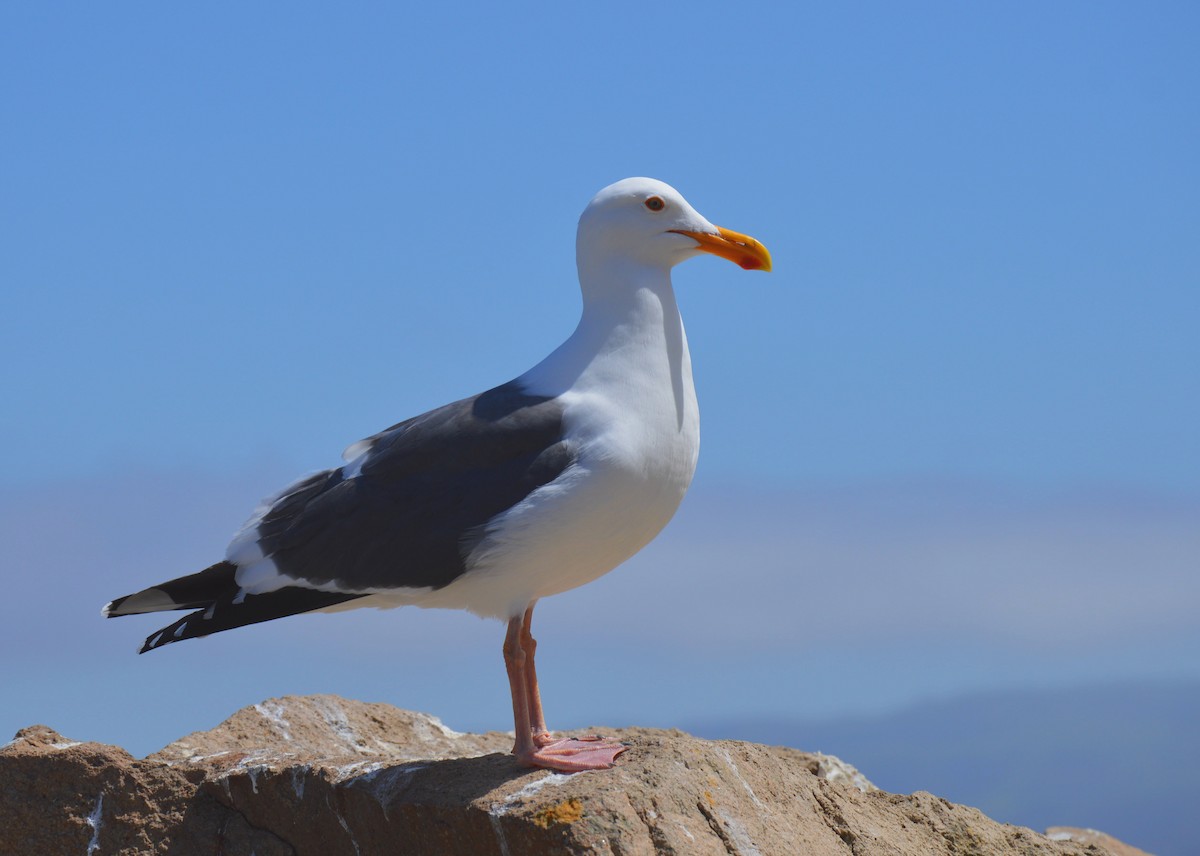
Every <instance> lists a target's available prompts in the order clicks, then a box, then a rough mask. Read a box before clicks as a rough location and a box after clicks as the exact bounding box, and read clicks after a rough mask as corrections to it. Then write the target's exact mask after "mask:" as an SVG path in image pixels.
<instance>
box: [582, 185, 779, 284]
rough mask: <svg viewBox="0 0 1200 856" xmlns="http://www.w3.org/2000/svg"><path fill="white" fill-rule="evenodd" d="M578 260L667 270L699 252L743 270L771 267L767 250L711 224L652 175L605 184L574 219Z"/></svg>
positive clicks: (746, 237)
mask: <svg viewBox="0 0 1200 856" xmlns="http://www.w3.org/2000/svg"><path fill="white" fill-rule="evenodd" d="M577 246H578V250H579V257H580V262H581V263H583V261H584V260H585V259H588V260H590V261H593V262H594V261H598V260H600V259H603V258H621V259H628V260H631V261H634V262H636V263H640V264H645V265H650V266H653V267H660V268H664V269H665V268H671V267H673V266H674V265H677V264H679V262H681V261H683V260H685V259H689V258H691V257H693V256H696V255H699V254H700V253H711V254H713V255H715V256H720V257H721V258H723V259H728V260H729V261H731V262H734V263H735V264H737V265H740V266H741V267H743V268H745V269H746V270H767V271H769V270H770V269H771V254H770V253H769V252H767V248H766V247H764V246H763V245H762V244H760V243H759V242H758V241H756V240H754V238H751V237H749V236H748V235H742V234H740V233H738V232H733V231H731V230H729V229H722V228H721V227H720V226H714V225H713V224H712V223H710V222H708V220H706V219H705V218H704V217H703V216H701V215H700V212H698V211H697V210H696V209H695V208H693V207H692V206H691V205H689V204H688V201H687V200H686V199H684V198H683V196H682V195H681V194H680V193H679V191H677V190H676V189H675V188H673V187H671V185H669V184H666V183H664V182H661V181H657V180H655V179H653V178H626V179H623V180H622V181H618V182H617V183H616V184H610V185H609V186H608V187H606V188H604V189H603V190H601V191H600V192H599V193H597V194H596V195H595V197H593V198H592V201H591V202H589V203H588V206H587V208H585V209H584V210H583V215H582V216H581V217H580V218H579V232H578V236H577Z"/></svg>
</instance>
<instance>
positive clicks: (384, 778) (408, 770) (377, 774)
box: [347, 764, 429, 819]
mask: <svg viewBox="0 0 1200 856" xmlns="http://www.w3.org/2000/svg"><path fill="white" fill-rule="evenodd" d="M428 766H429V765H428V764H400V765H397V766H394V767H387V766H384V765H382V764H380V765H379V766H378V767H377V768H376V769H372V770H368V771H366V772H364V773H362V774H361V775H359V776H356V777H355V778H354V780H353V781H351V782H348V783H347V784H350V785H357V784H360V783H361V784H362V785H363V786H364V787H365V788H366V790H367V791H368V793H370V794H371V796H373V797H375V801H376V802H377V803H379V807H380V808H382V809H383V816H384V818H385V819H387V818H388V806H390V805H391V804H392V802H394V801H395V799H396V797H397V796H398V795H399V794H400V792H401V791H403V790H404V789H405V788H407V787H408V785H409V783H410V782H411V781H412V776H413V773H415V772H417V771H418V770H424V769H425V768H426V767H428Z"/></svg>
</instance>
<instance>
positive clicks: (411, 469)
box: [104, 178, 771, 772]
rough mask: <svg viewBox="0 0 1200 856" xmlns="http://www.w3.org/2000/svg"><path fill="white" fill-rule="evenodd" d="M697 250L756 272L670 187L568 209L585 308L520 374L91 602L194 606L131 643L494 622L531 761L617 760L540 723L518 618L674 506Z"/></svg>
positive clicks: (364, 447) (737, 242)
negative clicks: (689, 285)
mask: <svg viewBox="0 0 1200 856" xmlns="http://www.w3.org/2000/svg"><path fill="white" fill-rule="evenodd" d="M700 253H711V254H713V255H716V256H719V257H721V258H724V259H728V260H730V261H733V262H735V263H737V264H738V265H740V266H741V267H743V268H745V269H747V270H770V269H771V257H770V254H769V253H768V252H767V250H766V248H764V247H763V246H762V244H760V243H759V242H757V241H755V240H754V239H753V238H750V237H748V236H746V235H742V234H739V233H737V232H732V231H729V230H727V229H722V228H719V227H717V226H714V225H713V224H712V223H710V222H709V221H708V220H706V219H705V218H704V217H702V216H701V215H700V214H699V213H698V212H697V211H696V210H695V209H694V208H692V206H691V205H689V204H688V203H687V201H686V200H685V199H684V198H683V197H682V196H681V195H680V194H679V192H678V191H676V190H675V189H674V188H672V187H671V186H670V185H667V184H665V183H663V182H661V181H655V180H653V179H648V178H628V179H625V180H623V181H619V182H617V183H615V184H612V185H610V186H608V187H606V188H604V189H603V190H601V191H600V192H599V193H598V194H597V195H596V196H595V197H594V198H593V199H592V201H591V202H590V203H588V205H587V207H586V208H585V209H584V212H583V215H582V216H581V217H580V219H579V227H578V232H577V235H576V263H577V267H578V271H579V284H580V287H581V289H582V291H583V316H582V318H581V320H580V322H579V325H578V327H576V329H575V332H574V333H573V334H572V335H571V336H570V338H568V339H567V340H566V341H565V342H564V343H563V344H562V345H561V346H559V347H558V349H556V350H555V351H554V352H553V353H552V354H550V356H548V357H546V359H544V360H542V362H540V363H538V364H537V365H536V366H534V367H533V368H532V369H530V370H529V371H527V372H525V374H523V375H521V376H520V377H518V378H516V379H515V380H512V381H509V382H508V383H505V384H502V385H501V386H498V387H496V388H494V389H490V390H488V391H487V392H484V393H481V394H479V395H476V396H474V397H472V398H466V399H463V400H461V401H456V402H454V403H452V404H447V405H445V406H444V407H439V408H438V409H436V410H431V411H430V412H428V413H425V414H422V415H420V416H416V417H413V418H412V419H407V420H405V421H404V422H400V423H398V424H396V425H393V426H392V427H391V428H388V429H386V430H384V431H381V432H379V433H378V434H375V435H373V436H371V437H367V438H366V439H365V440H360V441H359V442H357V443H355V444H353V445H352V446H350V447H349V448H348V449H347V450H346V451H345V453H344V454H343V459H344V460H345V463H344V464H343V465H342V466H340V467H337V468H335V469H330V470H325V471H323V472H319V473H316V474H315V475H309V476H306V477H304V478H302V479H300V480H298V481H296V482H294V483H293V484H290V485H288V486H287V487H286V488H284V489H283V490H281V491H280V492H279V493H277V494H276V495H274V496H272V497H270V498H269V499H267V500H265V501H264V502H263V503H262V504H261V505H260V506H259V507H258V509H257V510H256V511H255V512H254V514H253V515H252V516H251V517H250V519H249V520H248V521H247V522H246V524H245V526H243V527H242V529H241V531H239V532H238V533H237V535H236V536H235V537H234V538H233V541H232V542H231V543H230V545H229V547H228V549H227V550H226V553H225V558H224V559H223V560H222V561H220V562H217V563H216V564H214V565H212V566H211V567H209V568H206V569H205V570H202V571H199V572H198V573H194V574H190V575H188V576H184V577H179V578H178V579H173V580H169V581H168V582H164V583H160V584H158V585H156V586H152V587H150V588H147V589H144V590H142V591H139V592H137V593H135V594H131V595H127V596H125V597H120V598H117V599H116V600H114V601H112V602H111V603H109V604H107V605H106V606H105V607H104V615H105V616H107V617H109V618H113V617H116V616H121V615H134V614H138V613H146V612H159V611H164V610H192V611H191V612H189V613H188V614H187V615H185V616H184V617H183V618H181V619H179V620H178V621H176V622H175V623H174V624H171V625H169V626H167V627H165V628H163V629H162V630H160V631H158V632H157V633H154V634H153V635H151V636H150V637H149V638H148V639H146V641H145V643H144V644H143V645H142V647H141V650H140V651H139V653H145V652H146V651H151V650H154V649H155V648H161V647H162V646H164V645H169V644H171V643H172V642H178V641H180V640H183V639H192V638H196V637H199V636H208V635H209V634H212V633H217V632H219V631H222V630H230V629H232V628H234V627H241V626H243V625H247V624H254V623H257V622H260V621H268V620H270V619H273V618H281V617H283V616H285V615H293V614H296V613H302V612H311V611H314V610H322V611H335V610H339V609H346V608H352V607H360V606H372V607H381V608H388V607H395V606H403V605H408V604H412V605H416V606H422V607H446V608H453V609H466V610H470V611H471V612H474V613H476V614H478V615H481V616H486V617H494V618H499V619H502V620H505V621H507V622H508V630H507V633H506V634H505V638H504V647H503V651H504V662H505V665H506V667H507V670H508V679H509V688H510V690H511V692H512V706H513V720H514V727H515V736H516V742H515V744H514V747H513V754H514V755H516V757H517V759H518V761H519V762H520V763H521V764H522V765H525V766H533V767H545V768H549V769H554V770H561V771H564V772H574V771H579V770H594V769H603V768H606V767H611V766H612V764H613V760H614V759H615V758H616V756H617V755H618V754H620V753H621V752H622V751H624V749H625V747H624V746H623V745H622V744H620V743H611V742H606V741H603V740H601V739H600V738H598V737H591V736H589V737H582V738H579V739H569V738H568V739H555V738H554V737H553V736H551V734H550V731H549V729H548V728H547V727H546V721H545V716H544V715H543V712H542V703H541V698H540V695H539V692H538V682H537V674H536V671H535V668H534V650H535V647H536V643H535V642H534V640H533V637H532V635H531V634H530V622H531V620H532V617H533V608H534V605H535V604H536V603H537V601H538V600H539V599H540V598H543V597H547V596H548V595H552V594H558V593H559V592H564V591H567V590H568V589H573V588H575V587H577V586H581V585H583V584H584V583H587V582H590V581H592V580H594V579H596V578H597V577H599V576H601V575H603V574H606V573H608V572H609V571H611V570H612V569H613V568H615V567H616V566H617V565H619V564H621V563H622V562H624V561H625V560H626V559H628V558H629V557H631V556H632V555H633V554H635V553H636V552H637V551H638V550H640V549H641V548H642V547H644V546H646V544H648V543H649V542H650V540H651V539H653V538H654V536H655V535H657V534H658V533H659V531H660V530H661V529H662V528H663V527H664V526H665V525H666V524H667V521H669V520H670V519H671V517H672V516H673V515H674V514H675V511H676V509H677V508H678V507H679V503H680V501H681V500H682V499H683V495H684V493H685V492H686V491H687V489H688V485H689V484H690V483H691V480H692V474H693V473H694V472H695V469H696V459H697V455H698V453H699V448H700V422H699V411H698V409H697V406H696V392H695V388H694V387H693V385H692V365H691V358H690V356H689V355H688V347H687V338H686V336H685V334H684V329H683V321H682V319H681V318H680V316H679V308H678V306H677V305H676V301H675V293H674V291H673V290H672V287H671V268H672V267H674V266H675V265H676V264H678V263H679V262H681V261H684V260H685V259H689V258H691V257H693V256H696V255H698V254H700Z"/></svg>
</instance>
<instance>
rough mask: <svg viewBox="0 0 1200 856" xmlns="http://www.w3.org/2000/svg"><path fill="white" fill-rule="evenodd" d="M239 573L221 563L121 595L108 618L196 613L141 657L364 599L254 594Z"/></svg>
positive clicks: (302, 591) (294, 592) (290, 589)
mask: <svg viewBox="0 0 1200 856" xmlns="http://www.w3.org/2000/svg"><path fill="white" fill-rule="evenodd" d="M236 571H237V566H236V565H234V564H233V563H232V562H217V563H216V564H215V565H212V566H211V567H208V568H205V569H204V570H203V571H199V572H197V573H194V574H189V575H188V576H186V577H179V578H178V579H174V580H169V581H168V582H165V583H159V584H158V585H156V586H151V587H150V588H148V589H143V590H142V591H139V592H135V593H134V594H129V595H126V596H125V597H119V598H117V599H116V600H114V601H111V602H110V603H108V604H106V605H105V607H104V610H103V614H104V617H105V618H116V617H118V616H122V615H138V614H141V613H145V612H164V611H168V610H175V609H194V610H196V611H195V612H192V613H189V614H188V615H185V616H184V617H183V618H181V619H179V620H178V621H176V622H174V623H173V624H170V625H168V626H166V627H164V628H163V629H162V630H159V631H158V632H157V633H154V634H152V635H151V636H150V637H149V638H147V639H146V641H145V643H144V644H143V645H142V647H141V649H140V650H139V651H138V653H139V654H145V653H146V652H147V651H152V650H154V649H155V648H161V647H162V646H163V645H169V644H170V643H172V642H180V641H182V640H184V639H195V638H198V637H200V636H208V635H210V634H213V633H219V632H221V631H222V630H232V629H233V628H235V627H244V626H245V625H247V624H257V623H259V622H260V621H270V620H271V619H272V618H282V617H284V616H285V615H295V614H296V613H300V612H311V611H313V610H315V609H324V608H326V607H330V606H335V605H337V604H339V603H345V602H346V601H348V600H354V599H355V598H358V597H362V595H358V594H343V593H340V592H326V591H316V590H314V589H309V588H301V587H300V586H286V587H284V588H281V589H278V590H276V591H272V592H266V593H264V594H248V593H246V592H244V591H243V590H242V589H241V587H240V586H239V585H238V584H237V580H236V579H235V578H234V575H235V573H236Z"/></svg>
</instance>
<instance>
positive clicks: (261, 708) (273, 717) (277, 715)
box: [254, 699, 292, 743]
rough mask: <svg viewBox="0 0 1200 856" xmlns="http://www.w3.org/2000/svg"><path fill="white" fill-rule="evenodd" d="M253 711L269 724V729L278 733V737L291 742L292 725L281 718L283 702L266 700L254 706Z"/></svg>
mask: <svg viewBox="0 0 1200 856" xmlns="http://www.w3.org/2000/svg"><path fill="white" fill-rule="evenodd" d="M254 709H255V710H257V711H258V712H259V714H260V715H261V716H262V718H263V719H265V720H266V721H267V722H269V723H271V728H273V729H274V730H275V731H278V732H279V735H280V736H281V737H282V738H283V739H284V740H286V741H288V742H289V743H290V742H291V740H292V732H291V727H292V724H291V723H290V722H288V721H287V719H285V718H284V716H283V711H284V710H285V708H284V706H283V702H281V701H276V700H275V699H268V700H267V701H264V702H262V703H261V704H256V705H254Z"/></svg>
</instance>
